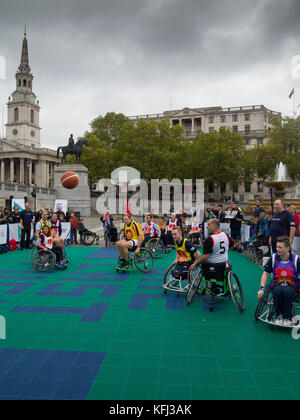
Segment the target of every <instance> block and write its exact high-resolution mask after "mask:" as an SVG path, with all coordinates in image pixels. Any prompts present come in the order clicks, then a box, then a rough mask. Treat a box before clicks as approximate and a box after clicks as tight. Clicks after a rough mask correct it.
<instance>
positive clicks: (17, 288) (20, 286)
mask: <svg viewBox="0 0 300 420" xmlns="http://www.w3.org/2000/svg"><path fill="white" fill-rule="evenodd" d="M34 285H35V283H8V282H7V283H0V287H12V289H11V290H7V291H6V292H3V293H4V294H5V295H19V294H20V293H22V292H24V290H27V289H29V288H30V287H31V286H34Z"/></svg>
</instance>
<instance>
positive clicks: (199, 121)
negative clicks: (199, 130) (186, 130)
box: [195, 118, 201, 127]
mask: <svg viewBox="0 0 300 420" xmlns="http://www.w3.org/2000/svg"><path fill="white" fill-rule="evenodd" d="M195 123H196V125H197V127H199V126H201V118H196V119H195Z"/></svg>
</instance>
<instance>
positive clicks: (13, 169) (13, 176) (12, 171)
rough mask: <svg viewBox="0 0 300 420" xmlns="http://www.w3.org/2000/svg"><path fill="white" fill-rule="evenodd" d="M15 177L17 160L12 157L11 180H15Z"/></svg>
mask: <svg viewBox="0 0 300 420" xmlns="http://www.w3.org/2000/svg"><path fill="white" fill-rule="evenodd" d="M14 178H15V161H14V159H10V182H14Z"/></svg>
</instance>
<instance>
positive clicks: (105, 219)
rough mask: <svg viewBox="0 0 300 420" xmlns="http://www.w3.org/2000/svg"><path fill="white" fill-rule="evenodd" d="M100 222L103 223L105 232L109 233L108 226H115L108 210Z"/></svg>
mask: <svg viewBox="0 0 300 420" xmlns="http://www.w3.org/2000/svg"><path fill="white" fill-rule="evenodd" d="M100 220H101V222H102V223H103V229H104V232H107V230H108V226H111V227H114V224H113V221H114V219H113V217H112V216H111V215H110V213H109V211H108V210H107V212H106V213H105V214H104V215H103V216H101V217H100Z"/></svg>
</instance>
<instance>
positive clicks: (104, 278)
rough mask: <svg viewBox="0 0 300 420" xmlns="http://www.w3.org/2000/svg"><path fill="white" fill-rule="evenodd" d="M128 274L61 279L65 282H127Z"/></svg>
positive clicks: (90, 274)
mask: <svg viewBox="0 0 300 420" xmlns="http://www.w3.org/2000/svg"><path fill="white" fill-rule="evenodd" d="M127 278H128V274H119V273H83V274H77V275H76V276H72V275H71V276H68V277H61V278H60V280H63V281H81V282H82V281H98V282H103V281H126V280H127Z"/></svg>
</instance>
